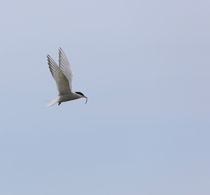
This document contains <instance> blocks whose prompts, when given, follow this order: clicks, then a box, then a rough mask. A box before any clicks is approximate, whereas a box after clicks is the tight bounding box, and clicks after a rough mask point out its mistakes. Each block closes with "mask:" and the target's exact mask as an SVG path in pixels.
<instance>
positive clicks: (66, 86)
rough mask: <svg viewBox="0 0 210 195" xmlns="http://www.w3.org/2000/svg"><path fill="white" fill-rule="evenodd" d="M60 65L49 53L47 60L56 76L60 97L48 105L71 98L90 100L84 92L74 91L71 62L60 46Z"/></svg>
mask: <svg viewBox="0 0 210 195" xmlns="http://www.w3.org/2000/svg"><path fill="white" fill-rule="evenodd" d="M58 54H59V66H58V65H57V64H56V62H55V61H54V60H53V59H52V57H51V56H50V55H47V62H48V66H49V69H50V72H51V74H52V77H53V78H54V80H55V82H56V85H57V89H58V92H59V94H58V98H56V99H54V100H52V101H51V102H49V104H48V107H50V106H53V105H55V104H58V106H60V105H61V103H62V102H67V101H71V100H76V99H79V98H85V99H86V101H85V103H87V102H88V97H86V96H85V95H84V94H83V93H82V92H73V91H72V79H73V73H72V70H71V67H70V63H69V61H68V58H67V57H66V54H65V53H64V51H63V50H62V49H61V48H59V50H58Z"/></svg>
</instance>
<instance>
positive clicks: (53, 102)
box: [47, 98, 58, 107]
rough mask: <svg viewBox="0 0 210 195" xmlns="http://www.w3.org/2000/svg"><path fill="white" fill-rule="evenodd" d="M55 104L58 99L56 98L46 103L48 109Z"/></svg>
mask: <svg viewBox="0 0 210 195" xmlns="http://www.w3.org/2000/svg"><path fill="white" fill-rule="evenodd" d="M57 103H58V98H56V99H54V100H52V101H50V102H49V103H48V105H47V106H48V107H50V106H53V105H55V104H57Z"/></svg>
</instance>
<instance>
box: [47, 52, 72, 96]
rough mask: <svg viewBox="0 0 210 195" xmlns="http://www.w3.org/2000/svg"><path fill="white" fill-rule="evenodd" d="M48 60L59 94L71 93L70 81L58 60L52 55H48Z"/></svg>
mask: <svg viewBox="0 0 210 195" xmlns="http://www.w3.org/2000/svg"><path fill="white" fill-rule="evenodd" d="M47 61H48V65H49V69H50V72H51V74H52V76H53V78H54V79H55V81H56V85H57V88H58V91H59V95H65V94H68V93H70V92H71V89H70V86H69V81H68V79H67V78H66V76H65V75H64V74H63V72H62V71H61V69H60V68H59V67H58V65H57V64H56V62H55V61H54V60H53V59H52V58H51V57H50V55H48V56H47Z"/></svg>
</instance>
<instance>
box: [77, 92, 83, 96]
mask: <svg viewBox="0 0 210 195" xmlns="http://www.w3.org/2000/svg"><path fill="white" fill-rule="evenodd" d="M75 93H77V94H79V95H81V96H85V95H84V94H83V93H82V92H75Z"/></svg>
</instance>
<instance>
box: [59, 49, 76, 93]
mask: <svg viewBox="0 0 210 195" xmlns="http://www.w3.org/2000/svg"><path fill="white" fill-rule="evenodd" d="M59 68H60V70H61V71H62V72H63V74H64V75H65V76H66V78H67V79H68V81H69V87H70V90H71V91H72V79H73V73H72V70H71V67H70V63H69V61H68V59H67V57H66V55H65V53H64V51H63V50H62V49H61V48H59Z"/></svg>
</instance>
